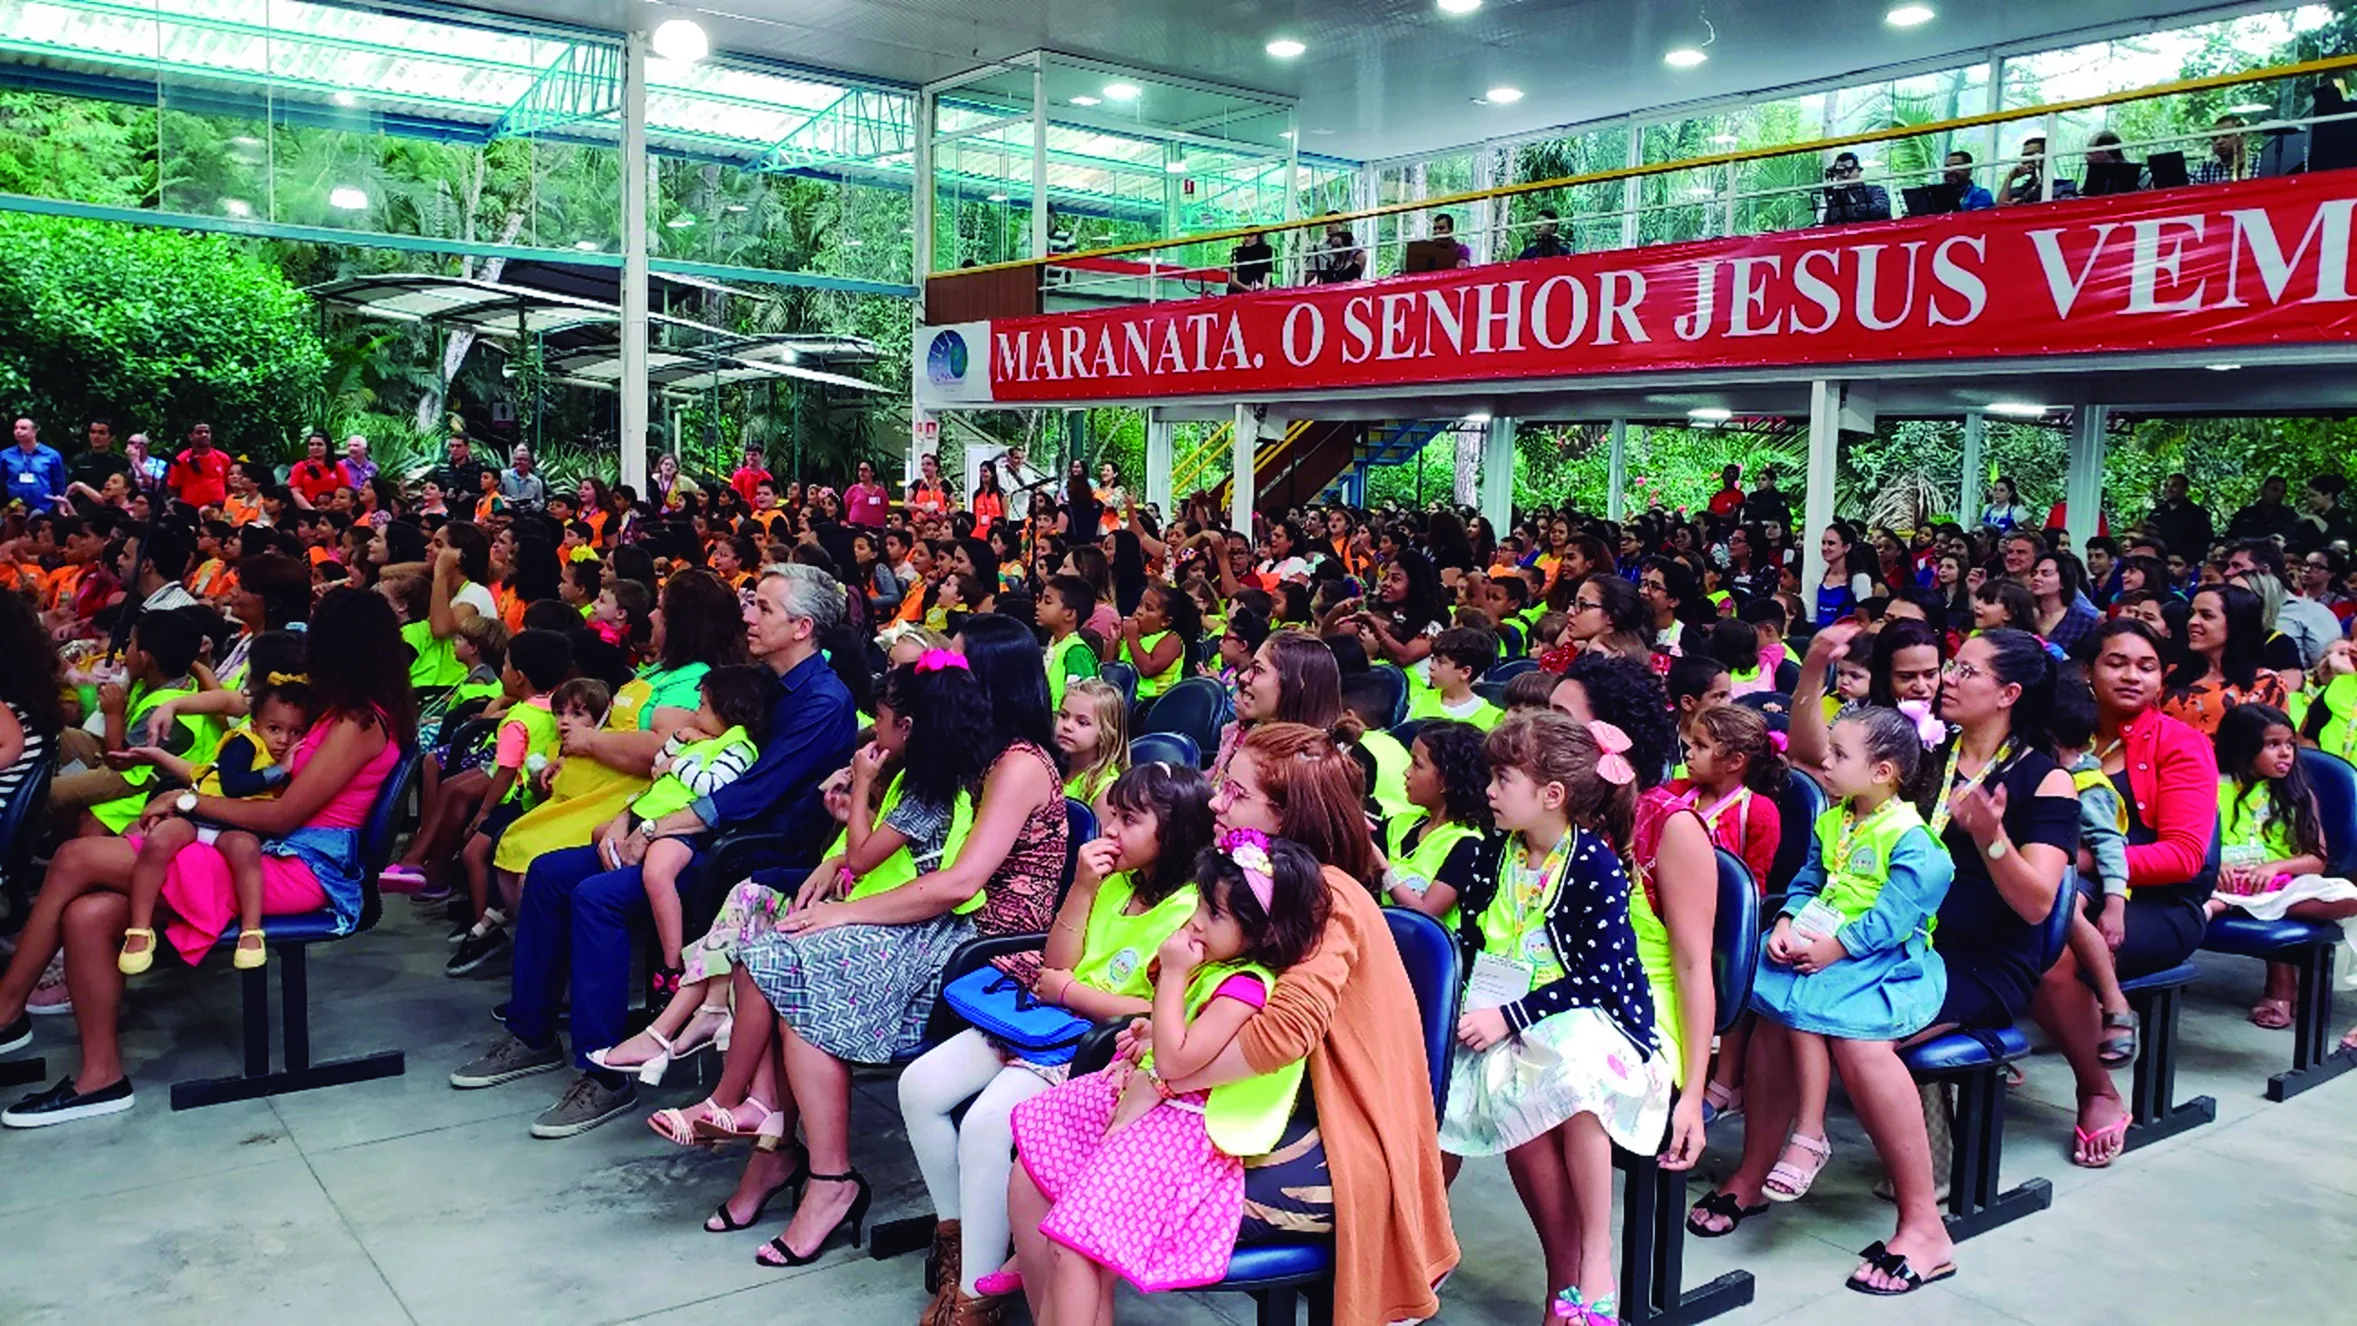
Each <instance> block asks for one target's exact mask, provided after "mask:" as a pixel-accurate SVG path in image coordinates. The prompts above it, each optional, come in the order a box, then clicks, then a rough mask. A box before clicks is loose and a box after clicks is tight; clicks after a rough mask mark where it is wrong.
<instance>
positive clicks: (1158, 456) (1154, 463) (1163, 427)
mask: <svg viewBox="0 0 2357 1326" xmlns="http://www.w3.org/2000/svg"><path fill="white" fill-rule="evenodd" d="M1170 435H1171V423H1170V421H1169V420H1168V419H1165V418H1163V417H1162V411H1160V410H1148V411H1146V475H1145V482H1146V504H1147V505H1148V506H1151V507H1153V508H1154V509H1155V510H1157V511H1160V512H1161V513H1162V518H1163V519H1164V520H1168V519H1170V517H1171V515H1172V514H1173V513H1174V512H1176V511H1177V510H1178V503H1177V502H1176V501H1175V500H1174V497H1173V494H1172V493H1171V491H1170V477H1171V476H1170V471H1171V467H1172V466H1173V465H1174V464H1176V463H1177V461H1176V458H1175V457H1173V456H1172V455H1171V450H1170ZM1133 482H1134V481H1133Z"/></svg>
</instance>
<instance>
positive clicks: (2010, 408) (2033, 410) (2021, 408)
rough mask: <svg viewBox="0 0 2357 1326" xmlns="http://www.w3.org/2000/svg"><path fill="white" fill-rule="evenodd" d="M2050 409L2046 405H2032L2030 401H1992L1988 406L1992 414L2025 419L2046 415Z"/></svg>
mask: <svg viewBox="0 0 2357 1326" xmlns="http://www.w3.org/2000/svg"><path fill="white" fill-rule="evenodd" d="M2049 408H2050V407H2048V406H2044V405H2035V404H2032V403H2030V402H2029V401H1990V402H1989V405H1988V410H1989V413H1991V414H2011V415H2019V416H2021V417H2023V418H2025V419H2028V418H2036V417H2037V416H2039V415H2042V414H2045V413H2046V412H2047V410H2048V409H2049Z"/></svg>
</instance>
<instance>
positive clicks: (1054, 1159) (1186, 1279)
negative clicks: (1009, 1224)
mask: <svg viewBox="0 0 2357 1326" xmlns="http://www.w3.org/2000/svg"><path fill="white" fill-rule="evenodd" d="M1120 1102H1121V1087H1120V1085H1119V1084H1118V1081H1117V1079H1116V1077H1115V1075H1114V1073H1113V1072H1112V1071H1111V1070H1107V1071H1105V1072H1099V1073H1091V1074H1089V1075H1087V1076H1086V1077H1076V1078H1073V1079H1071V1080H1070V1081H1067V1082H1065V1083H1064V1084H1063V1085H1062V1086H1058V1087H1055V1088H1052V1089H1051V1090H1049V1091H1047V1092H1045V1093H1044V1094H1041V1095H1038V1096H1034V1097H1032V1098H1031V1099H1030V1100H1027V1101H1024V1102H1022V1103H1021V1104H1019V1105H1017V1106H1016V1107H1015V1112H1014V1117H1013V1124H1014V1132H1015V1152H1016V1155H1017V1156H1018V1157H1019V1158H1020V1159H1021V1160H1022V1162H1023V1169H1024V1172H1026V1173H1028V1174H1029V1175H1030V1176H1031V1181H1032V1182H1033V1183H1036V1184H1038V1185H1039V1190H1040V1193H1041V1194H1042V1195H1043V1196H1045V1197H1046V1198H1047V1199H1048V1201H1049V1202H1050V1203H1051V1205H1050V1207H1049V1209H1048V1214H1047V1218H1046V1219H1044V1220H1042V1221H1041V1222H1040V1226H1039V1232H1040V1233H1042V1234H1044V1235H1046V1236H1047V1237H1048V1238H1049V1239H1052V1240H1054V1241H1055V1242H1057V1243H1059V1244H1062V1245H1063V1246H1064V1247H1067V1248H1070V1249H1072V1250H1073V1251H1074V1252H1077V1253H1079V1254H1080V1255H1081V1256H1083V1257H1086V1258H1088V1259H1089V1260H1090V1261H1093V1262H1095V1263H1097V1264H1098V1265H1100V1266H1104V1267H1108V1268H1110V1269H1112V1270H1113V1271H1116V1272H1118V1273H1119V1274H1120V1275H1121V1278H1123V1279H1124V1280H1127V1281H1129V1282H1130V1283H1131V1284H1132V1285H1135V1286H1137V1288H1138V1289H1140V1290H1142V1291H1144V1292H1146V1293H1149V1294H1153V1293H1161V1292H1163V1291H1165V1290H1172V1289H1195V1288H1200V1287H1201V1286H1203V1285H1209V1284H1217V1283H1218V1282H1219V1281H1220V1280H1221V1279H1222V1278H1223V1277H1225V1276H1226V1275H1227V1273H1228V1258H1229V1256H1230V1255H1231V1254H1232V1253H1234V1251H1235V1249H1236V1231H1237V1229H1238V1228H1239V1227H1240V1226H1241V1225H1242V1224H1243V1221H1244V1164H1243V1162H1242V1161H1240V1160H1238V1159H1236V1158H1235V1157H1234V1156H1231V1155H1227V1154H1225V1153H1224V1152H1222V1151H1221V1150H1220V1149H1219V1148H1218V1147H1216V1146H1214V1145H1212V1142H1211V1134H1210V1132H1209V1131H1208V1130H1207V1129H1206V1128H1205V1127H1204V1123H1203V1109H1202V1104H1203V1097H1202V1094H1201V1093H1195V1094H1191V1095H1187V1096H1181V1097H1178V1098H1177V1099H1175V1100H1169V1101H1164V1102H1162V1103H1161V1104H1159V1105H1156V1106H1155V1107H1154V1108H1153V1109H1152V1110H1150V1111H1148V1112H1147V1114H1146V1116H1145V1117H1144V1118H1142V1119H1139V1120H1137V1121H1136V1122H1134V1123H1132V1124H1130V1125H1129V1126H1128V1127H1126V1128H1124V1129H1122V1130H1121V1131H1120V1132H1118V1133H1115V1134H1114V1135H1113V1136H1111V1137H1107V1136H1106V1135H1105V1127H1106V1125H1107V1124H1109V1123H1111V1122H1112V1120H1113V1113H1114V1109H1115V1107H1117V1106H1118V1105H1119V1104H1120Z"/></svg>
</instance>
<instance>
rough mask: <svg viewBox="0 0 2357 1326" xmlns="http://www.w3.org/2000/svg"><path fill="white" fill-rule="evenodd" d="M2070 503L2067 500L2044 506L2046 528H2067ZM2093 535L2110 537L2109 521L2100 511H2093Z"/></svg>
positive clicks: (2100, 537)
mask: <svg viewBox="0 0 2357 1326" xmlns="http://www.w3.org/2000/svg"><path fill="white" fill-rule="evenodd" d="M2070 505H2071V504H2070V503H2068V502H2056V503H2055V504H2054V505H2053V506H2050V507H2048V508H2046V528H2048V529H2065V528H2068V525H2067V520H2068V517H2069V514H2070ZM2095 537H2097V538H2099V539H2108V538H2110V537H2111V521H2110V520H2109V519H2108V518H2106V517H2105V516H2104V514H2103V513H2102V512H2101V511H2098V512H2096V513H2095Z"/></svg>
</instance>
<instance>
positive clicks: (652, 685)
mask: <svg viewBox="0 0 2357 1326" xmlns="http://www.w3.org/2000/svg"><path fill="white" fill-rule="evenodd" d="M708 670H709V669H708V668H707V667H706V665H704V664H702V663H690V664H688V665H687V666H686V667H683V668H678V669H675V670H673V671H671V672H667V673H666V672H662V671H659V670H656V669H651V668H650V669H649V670H647V671H646V672H643V673H641V674H640V675H639V676H637V677H635V678H633V679H631V681H630V682H629V683H628V684H626V685H625V686H623V687H622V689H621V690H619V691H617V692H615V694H614V706H613V708H612V709H610V710H608V711H607V712H606V726H605V730H606V731H608V732H644V731H647V730H649V729H650V728H652V726H653V719H654V711H655V710H656V709H659V708H660V709H686V710H687V711H688V712H690V713H693V712H695V708H696V705H697V703H698V701H697V699H696V693H697V688H698V687H699V686H701V685H702V683H703V679H704V673H705V672H706V671H708ZM683 696H684V700H683ZM654 781H655V780H654V779H652V778H649V777H648V776H646V775H645V774H634V773H624V772H623V771H621V770H619V769H616V768H613V767H612V766H610V765H604V764H600V763H598V762H597V761H596V760H583V759H571V760H567V761H565V764H564V767H563V768H561V769H558V770H557V776H556V778H555V779H554V780H553V781H552V782H551V783H550V784H549V789H548V800H546V801H544V802H542V803H540V804H539V805H537V806H534V807H533V808H532V809H530V810H528V811H526V812H524V813H523V814H522V815H520V816H518V817H517V818H516V822H515V823H513V824H511V825H509V826H507V832H506V833H503V834H501V835H500V836H499V845H498V847H497V848H496V849H494V850H493V852H492V854H491V865H492V867H493V868H494V869H498V870H504V871H508V872H510V873H513V874H518V875H520V874H522V873H524V871H525V870H526V869H528V868H529V867H530V866H531V864H532V861H533V859H534V858H535V857H539V856H541V855H544V854H546V853H549V852H561V851H564V850H566V849H567V848H572V847H587V846H589V836H590V835H591V834H593V833H595V832H597V830H598V827H599V826H600V825H602V824H604V823H606V821H608V820H611V819H612V818H614V816H616V815H618V814H621V813H622V809H623V807H625V806H627V805H629V804H630V803H631V801H632V800H634V799H635V798H636V797H637V796H638V794H639V793H641V792H644V791H646V790H647V789H648V788H649V787H652V786H654Z"/></svg>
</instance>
